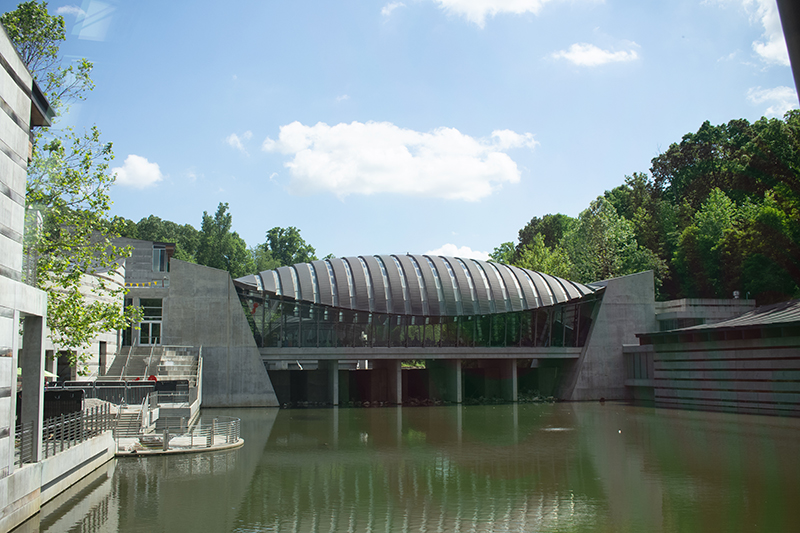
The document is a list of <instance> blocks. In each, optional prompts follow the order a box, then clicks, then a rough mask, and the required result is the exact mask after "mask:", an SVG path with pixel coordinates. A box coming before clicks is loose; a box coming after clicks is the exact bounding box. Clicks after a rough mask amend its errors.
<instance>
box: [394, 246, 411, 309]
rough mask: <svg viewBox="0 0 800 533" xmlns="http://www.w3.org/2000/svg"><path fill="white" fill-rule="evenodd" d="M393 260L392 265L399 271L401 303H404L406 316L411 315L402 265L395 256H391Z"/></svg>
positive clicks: (409, 299)
mask: <svg viewBox="0 0 800 533" xmlns="http://www.w3.org/2000/svg"><path fill="white" fill-rule="evenodd" d="M392 259H394V264H395V265H397V270H399V271H400V285H401V286H402V287H403V301H404V303H405V308H406V314H407V315H410V314H411V298H410V297H409V294H408V284H407V283H406V271H405V270H403V265H401V264H400V260H399V259H398V258H396V257H395V256H392Z"/></svg>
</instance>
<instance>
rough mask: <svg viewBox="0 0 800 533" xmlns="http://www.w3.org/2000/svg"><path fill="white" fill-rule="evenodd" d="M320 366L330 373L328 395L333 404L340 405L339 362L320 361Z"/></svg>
mask: <svg viewBox="0 0 800 533" xmlns="http://www.w3.org/2000/svg"><path fill="white" fill-rule="evenodd" d="M319 366H320V368H323V369H325V371H326V372H327V373H328V393H329V394H330V402H331V404H333V405H339V361H337V360H332V361H324V362H323V361H320V362H319Z"/></svg>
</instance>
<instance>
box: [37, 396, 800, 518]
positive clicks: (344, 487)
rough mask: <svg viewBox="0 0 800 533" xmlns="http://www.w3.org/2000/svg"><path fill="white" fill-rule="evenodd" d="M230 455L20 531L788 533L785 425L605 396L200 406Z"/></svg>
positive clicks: (136, 471)
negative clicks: (224, 431) (233, 434)
mask: <svg viewBox="0 0 800 533" xmlns="http://www.w3.org/2000/svg"><path fill="white" fill-rule="evenodd" d="M215 415H229V416H237V417H240V418H241V419H242V436H243V437H244V439H245V445H244V447H242V448H240V449H238V450H234V451H228V452H219V453H206V454H193V455H177V456H161V457H149V458H142V457H138V458H120V459H117V460H115V461H112V462H111V463H109V464H108V465H107V466H106V468H105V469H103V470H101V471H99V472H98V473H97V474H95V475H94V476H91V477H90V478H87V479H86V480H84V481H83V482H82V483H81V484H79V485H78V486H76V487H75V488H74V490H73V491H71V493H70V494H69V495H65V496H64V497H63V498H62V499H61V500H60V501H58V502H54V503H53V504H52V505H49V506H48V508H47V509H45V510H43V512H42V513H40V516H39V517H37V519H36V521H35V522H34V523H38V526H31V524H29V526H31V527H29V530H32V531H35V530H36V529H39V530H41V531H51V532H59V533H62V532H64V531H70V532H80V533H88V532H106V531H108V532H112V531H120V532H133V531H137V532H138V531H142V532H145V531H146V532H161V531H163V532H183V531H187V532H190V531H191V532H196V533H201V532H214V533H219V532H256V531H279V532H284V531H292V532H306V531H308V532H339V531H342V532H344V531H354V532H378V531H380V532H395V531H396V532H406V531H414V532H417V531H437V532H468V531H470V532H489V531H492V532H505V531H515V532H517V531H518V532H531V531H609V532H611V531H615V532H616V531H632V532H633V531H664V532H688V531H704V532H706V531H794V530H796V528H797V527H798V524H800V454H798V451H800V444H799V443H800V420H798V419H786V418H773V417H760V416H753V415H734V414H725V413H705V412H693V411H678V410H664V409H654V408H646V407H636V406H630V405H626V404H618V403H613V402H606V403H603V404H601V403H558V404H517V405H496V406H442V407H417V408H409V407H396V408H377V409H344V408H339V409H295V410H274V409H263V410H262V409H257V410H256V409H251V410H204V411H203V417H213V416H215Z"/></svg>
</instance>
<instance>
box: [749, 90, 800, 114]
mask: <svg viewBox="0 0 800 533" xmlns="http://www.w3.org/2000/svg"><path fill="white" fill-rule="evenodd" d="M747 99H748V100H750V101H751V102H753V103H754V104H763V103H764V102H774V104H773V105H771V106H769V107H768V108H767V110H766V111H765V112H764V114H765V115H766V116H768V117H783V115H784V114H785V113H786V112H787V111H789V110H790V109H797V92H795V90H794V89H792V88H791V87H783V86H781V87H775V88H774V89H762V88H761V87H753V88H751V89H749V90H748V91H747Z"/></svg>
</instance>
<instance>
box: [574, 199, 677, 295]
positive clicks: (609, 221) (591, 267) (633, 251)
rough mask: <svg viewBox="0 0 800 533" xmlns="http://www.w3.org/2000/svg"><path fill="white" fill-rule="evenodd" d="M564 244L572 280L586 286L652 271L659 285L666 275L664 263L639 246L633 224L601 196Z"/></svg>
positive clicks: (581, 216) (586, 211)
mask: <svg viewBox="0 0 800 533" xmlns="http://www.w3.org/2000/svg"><path fill="white" fill-rule="evenodd" d="M563 245H564V248H565V249H566V250H567V253H568V254H569V257H570V259H571V261H572V263H573V265H574V269H573V275H574V279H575V281H580V282H583V283H589V282H592V281H598V280H602V279H608V278H613V277H617V276H624V275H627V274H633V273H636V272H641V271H644V270H654V273H655V278H656V284H657V285H659V284H660V282H661V279H662V278H663V276H664V275H665V271H666V266H665V264H664V262H663V261H661V260H660V259H659V258H658V257H657V256H656V255H655V254H654V253H652V252H651V251H649V250H647V249H643V248H641V247H639V245H638V243H637V242H636V236H635V234H634V229H633V223H632V222H630V221H629V220H627V219H625V218H624V217H621V216H620V215H619V214H617V211H616V209H614V206H613V205H612V204H611V202H609V201H608V200H607V199H606V198H604V197H602V196H600V197H598V198H597V199H596V200H594V201H593V202H592V203H591V204H590V205H589V208H588V209H586V210H584V211H583V212H581V214H580V215H579V216H578V220H577V221H576V222H575V224H573V225H572V226H571V228H570V230H569V232H568V233H567V234H566V235H565V236H564V239H563Z"/></svg>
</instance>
